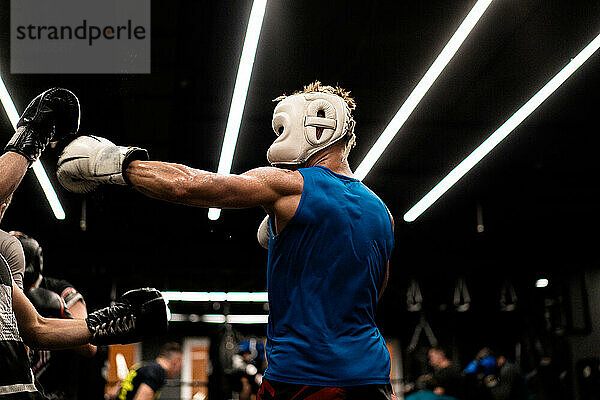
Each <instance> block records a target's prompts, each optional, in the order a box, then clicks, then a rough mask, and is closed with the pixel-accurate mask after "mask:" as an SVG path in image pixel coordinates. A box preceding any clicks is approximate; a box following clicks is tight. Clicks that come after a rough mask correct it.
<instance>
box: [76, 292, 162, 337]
mask: <svg viewBox="0 0 600 400" xmlns="http://www.w3.org/2000/svg"><path fill="white" fill-rule="evenodd" d="M86 322H87V326H88V329H89V330H90V333H91V334H92V338H91V339H90V343H92V344H116V343H120V344H127V343H134V342H140V341H142V340H144V339H146V338H149V337H154V336H158V335H161V334H164V333H166V332H167V328H168V318H167V303H166V302H165V300H164V299H163V297H162V295H161V294H160V292H159V291H158V290H156V289H153V288H143V289H135V290H130V291H129V292H126V293H125V294H123V296H121V297H120V298H119V299H117V300H116V301H115V302H114V304H112V305H110V306H108V307H105V308H103V309H101V310H98V311H94V312H93V313H91V314H90V315H88V317H87V318H86Z"/></svg>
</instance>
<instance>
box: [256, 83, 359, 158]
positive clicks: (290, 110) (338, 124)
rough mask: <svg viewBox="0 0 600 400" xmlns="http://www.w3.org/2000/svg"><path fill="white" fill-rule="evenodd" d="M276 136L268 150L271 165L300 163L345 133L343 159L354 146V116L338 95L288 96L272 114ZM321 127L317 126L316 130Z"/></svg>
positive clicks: (306, 94) (307, 94)
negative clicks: (346, 141) (346, 139)
mask: <svg viewBox="0 0 600 400" xmlns="http://www.w3.org/2000/svg"><path fill="white" fill-rule="evenodd" d="M272 125H273V131H274V132H275V134H276V135H277V139H275V141H274V142H273V144H272V145H271V147H269V150H268V151H267V160H269V163H271V165H300V164H303V163H305V162H306V161H307V160H308V159H309V158H310V157H311V156H312V155H313V154H315V153H316V152H318V151H319V150H322V149H324V148H326V147H329V146H331V145H332V144H334V143H335V142H337V141H339V140H340V139H342V138H344V137H345V136H346V135H348V143H347V145H346V150H345V152H344V156H343V159H344V160H345V159H346V157H347V156H348V153H349V152H350V149H351V148H352V147H353V146H354V142H355V138H354V125H355V122H354V119H352V116H351V114H350V109H349V108H348V105H347V104H346V102H345V101H344V99H343V98H341V97H340V96H337V95H334V94H329V93H321V92H313V93H300V94H295V95H292V96H288V97H286V98H284V99H283V100H281V101H280V102H279V103H278V104H277V106H276V107H275V111H274V113H273V122H272ZM319 128H320V129H319Z"/></svg>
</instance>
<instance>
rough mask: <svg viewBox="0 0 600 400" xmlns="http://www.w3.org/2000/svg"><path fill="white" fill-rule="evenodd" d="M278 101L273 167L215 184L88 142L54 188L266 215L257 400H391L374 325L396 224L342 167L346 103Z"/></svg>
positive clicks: (313, 90) (211, 178)
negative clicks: (107, 186)
mask: <svg viewBox="0 0 600 400" xmlns="http://www.w3.org/2000/svg"><path fill="white" fill-rule="evenodd" d="M276 100H277V101H278V104H277V106H276V108H275V112H274V115H273V130H274V131H275V133H276V135H277V139H276V140H275V142H274V143H273V145H272V146H271V147H270V148H269V151H268V153H267V158H268V160H269V162H270V163H271V164H272V165H273V167H265V168H257V169H254V170H251V171H248V172H246V173H244V174H241V175H223V174H214V173H210V172H207V171H202V170H197V169H193V168H189V167H186V166H184V165H180V164H172V163H165V162H157V161H147V160H146V158H147V154H146V153H145V152H144V151H143V149H139V148H124V147H118V146H115V145H114V144H113V143H112V142H110V141H108V140H106V139H103V138H98V137H85V136H84V137H80V138H78V139H76V140H75V141H73V142H72V143H71V144H70V145H69V146H67V147H66V149H65V150H64V152H63V154H62V155H61V157H60V159H59V168H58V172H57V175H58V178H59V181H60V182H61V184H62V185H63V186H65V188H67V189H69V190H71V191H74V192H86V191H90V190H93V189H95V188H96V187H97V186H98V185H99V184H103V183H112V184H115V183H116V184H123V185H127V184H129V185H131V186H133V187H134V188H135V189H137V190H138V191H140V192H141V193H144V194H146V195H148V196H150V197H153V198H158V199H162V200H167V201H171V202H176V203H182V204H188V205H194V206H199V207H218V208H246V207H254V206H262V207H263V208H264V209H265V210H266V212H267V213H268V217H269V218H268V223H266V224H264V225H262V226H263V227H266V229H264V230H262V231H259V237H260V236H261V235H262V236H263V239H262V240H261V241H262V242H263V243H264V244H265V245H268V249H269V257H268V266H267V281H268V282H267V284H268V291H269V306H270V315H269V325H268V331H267V337H268V341H267V358H268V369H267V371H266V373H265V378H264V379H263V383H262V385H261V388H260V391H259V394H258V398H259V399H262V400H267V399H277V400H280V399H281V400H283V399H292V398H293V399H296V400H300V399H306V398H311V399H317V398H318V399H324V400H327V399H369V400H376V399H394V398H395V396H394V395H393V393H392V390H391V386H390V355H389V352H388V350H387V347H386V344H385V342H384V340H383V338H382V336H381V334H380V332H379V330H378V329H377V326H376V324H375V310H376V307H377V300H378V298H379V297H380V296H381V294H382V292H383V290H384V288H385V284H386V281H387V276H388V264H389V258H390V255H391V252H392V248H393V245H394V236H393V220H392V217H391V215H390V214H389V212H388V210H387V208H386V206H385V205H384V203H383V202H382V201H381V200H380V199H379V198H378V197H377V196H376V195H375V194H374V193H373V192H371V191H370V190H369V189H368V188H367V187H366V186H364V185H363V184H362V183H361V182H360V181H359V180H357V179H355V178H354V176H353V173H352V171H351V169H350V167H349V165H348V162H347V156H348V152H349V151H350V149H351V148H352V147H353V145H354V141H355V136H354V125H355V123H354V120H353V118H352V115H351V111H352V110H353V109H354V108H355V103H354V100H353V99H352V98H351V97H350V96H349V92H347V91H345V90H344V89H341V88H339V87H338V88H333V87H331V86H323V85H321V84H320V82H314V83H312V84H310V85H308V86H306V87H305V88H304V90H302V91H300V92H297V93H295V94H294V95H291V96H282V97H280V98H278V99H276ZM111 154H112V155H113V156H111ZM107 160H110V161H107ZM115 161H118V162H115ZM265 239H266V240H265Z"/></svg>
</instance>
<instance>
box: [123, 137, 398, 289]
mask: <svg viewBox="0 0 600 400" xmlns="http://www.w3.org/2000/svg"><path fill="white" fill-rule="evenodd" d="M345 144H346V143H345V141H344V140H340V141H339V142H337V143H335V144H333V145H331V146H329V147H326V148H325V149H323V150H321V151H319V152H318V153H316V154H314V155H313V156H312V157H311V158H310V159H309V160H308V161H307V163H306V167H313V166H316V165H321V166H324V167H327V168H329V169H330V170H332V171H333V172H335V173H337V174H340V175H345V176H348V177H350V178H353V177H354V175H353V173H352V170H351V169H350V166H349V165H348V161H347V160H345V159H343V153H344V148H345ZM125 174H126V176H127V179H128V180H129V182H130V183H131V185H132V186H133V187H134V188H135V189H136V190H138V191H139V192H141V193H143V194H145V195H147V196H149V197H152V198H155V199H159V200H165V201H169V202H173V203H179V204H186V205H191V206H197V207H217V208H250V207H256V206H261V207H263V208H264V209H265V210H266V211H267V213H268V214H269V216H270V217H271V218H273V219H274V221H275V226H276V229H277V233H279V232H281V230H282V229H284V227H285V226H286V224H287V223H288V222H289V221H290V219H291V218H292V217H293V215H294V213H295V212H296V208H297V207H298V204H299V203H300V198H301V196H302V187H303V184H304V178H303V177H302V174H300V173H299V172H298V171H291V170H288V169H282V168H275V167H263V168H257V169H253V170H250V171H248V172H245V173H243V174H241V175H233V174H231V175H224V174H216V173H213V172H208V171H203V170H199V169H194V168H190V167H186V166H184V165H180V164H172V163H165V162H160V161H133V162H132V163H130V164H129V166H128V167H127V170H126V171H125ZM390 217H391V216H390ZM392 222H393V219H392ZM388 273H389V263H388V271H387V272H386V277H385V281H384V283H383V285H382V288H381V290H380V294H379V296H381V294H383V290H384V289H385V286H386V284H387V277H388Z"/></svg>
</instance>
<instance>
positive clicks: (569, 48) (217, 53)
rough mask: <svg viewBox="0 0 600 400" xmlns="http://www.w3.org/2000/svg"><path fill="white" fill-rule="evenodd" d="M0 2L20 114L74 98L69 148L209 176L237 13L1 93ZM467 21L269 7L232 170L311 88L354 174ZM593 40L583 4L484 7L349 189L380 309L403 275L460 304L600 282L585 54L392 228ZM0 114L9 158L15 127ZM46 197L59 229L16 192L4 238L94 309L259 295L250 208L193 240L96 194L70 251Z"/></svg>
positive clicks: (132, 195) (188, 12) (193, 215)
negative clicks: (365, 228)
mask: <svg viewBox="0 0 600 400" xmlns="http://www.w3.org/2000/svg"><path fill="white" fill-rule="evenodd" d="M8 3H9V2H8V1H4V2H2V3H1V6H0V68H1V71H2V77H3V79H4V80H5V83H6V85H7V87H8V90H9V91H10V93H11V94H12V96H13V98H14V100H15V102H16V105H17V107H18V109H19V110H22V109H23V107H24V106H25V105H26V104H27V102H28V101H29V100H30V99H31V98H32V97H33V96H35V95H36V94H37V93H38V92H40V91H42V90H44V89H46V88H48V87H52V86H64V87H67V88H69V89H71V90H73V91H74V92H76V93H77V95H78V96H79V98H80V101H81V104H82V120H81V122H82V124H81V131H82V132H83V133H94V134H98V135H101V136H105V137H108V138H110V139H111V140H113V141H114V142H117V143H119V144H135V145H138V146H143V147H146V148H148V149H149V151H150V154H151V157H152V158H153V159H156V160H168V161H173V162H181V163H184V164H187V165H190V166H193V167H197V168H202V169H206V170H210V171H214V170H216V167H217V163H218V158H219V152H220V147H221V142H222V139H223V134H224V131H225V125H226V120H227V115H228V109H229V104H230V100H231V96H232V92H233V87H234V83H235V74H236V70H237V66H238V60H239V56H240V54H241V49H242V43H243V38H244V33H245V28H246V24H247V21H248V16H249V13H250V7H251V2H249V1H243V2H242V1H168V2H167V1H153V2H152V27H151V28H152V37H151V38H152V73H151V74H149V75H23V74H10V73H9V71H10V64H9V59H10V46H9V43H10V41H9V37H10V36H9V35H10V32H9V27H10V20H9V15H10V13H9V8H8ZM473 4H474V1H473V0H466V1H465V0H454V1H430V0H421V1H368V2H367V1H360V2H358V1H352V2H348V1H312V0H311V1H270V2H269V4H268V6H267V11H266V15H265V19H264V23H263V29H262V33H261V37H260V42H259V45H258V50H257V55H256V61H255V64H254V70H253V74H252V80H251V83H250V87H249V92H248V98H247V103H246V107H245V111H244V117H243V120H242V126H241V132H240V139H239V142H238V145H237V149H236V153H235V159H234V163H233V171H234V172H243V171H245V170H247V169H250V168H254V167H258V166H263V165H265V164H266V157H265V153H266V149H267V148H268V146H269V144H270V143H271V141H272V140H273V139H274V135H273V134H272V131H271V128H270V121H271V115H272V110H273V106H274V104H273V103H272V101H271V99H273V98H275V97H277V96H278V95H280V94H281V93H282V92H288V93H289V92H291V91H293V90H295V89H298V88H300V87H301V86H302V85H303V84H306V83H308V82H310V81H312V80H315V79H319V80H321V81H322V82H324V83H330V84H339V85H340V86H343V87H346V88H348V89H350V90H351V91H352V93H353V94H354V96H355V98H356V101H357V103H358V107H357V110H356V113H355V119H356V120H357V128H356V132H357V135H358V146H357V147H356V148H355V150H354V151H353V152H352V154H351V155H350V162H351V166H352V167H354V168H355V167H356V166H357V165H358V163H359V161H360V160H362V157H363V156H364V155H365V154H366V152H367V151H368V149H369V147H370V146H371V145H372V144H373V143H374V141H375V139H376V138H377V136H378V135H379V133H380V132H381V131H382V130H383V129H384V128H385V126H386V125H387V123H388V122H389V120H390V119H391V118H392V117H393V115H394V114H395V113H396V111H397V109H398V107H399V106H400V105H401V103H402V102H403V101H404V100H405V99H406V97H407V96H408V95H409V93H410V92H411V90H412V89H413V88H414V87H415V85H416V84H417V83H418V81H419V80H420V78H421V77H422V76H423V74H424V73H425V71H426V70H427V68H428V67H429V66H430V65H431V63H432V62H433V60H434V59H435V58H436V56H437V55H438V54H439V52H440V51H441V49H442V48H443V46H444V45H445V43H446V42H447V41H448V39H449V38H450V36H451V35H452V34H453V32H454V31H455V30H456V28H457V27H458V25H459V24H460V22H461V21H462V19H463V18H464V16H466V14H467V13H468V11H469V10H470V9H471V7H472V6H473ZM598 21H600V2H597V1H589V0H572V1H568V2H566V1H562V0H520V1H500V0H497V1H495V2H493V3H492V5H491V6H490V8H489V9H488V11H487V12H486V13H485V15H484V16H483V18H482V19H481V21H480V22H479V24H478V25H477V26H476V27H475V29H474V30H473V32H472V33H471V35H470V36H469V38H468V39H467V40H466V42H465V43H464V45H463V46H462V47H461V49H460V50H459V51H458V53H457V54H456V56H455V58H454V59H453V61H452V62H451V63H450V64H449V65H448V67H447V68H446V70H445V71H444V72H443V73H442V75H441V76H440V78H439V79H438V80H437V82H436V83H435V84H434V86H433V87H432V89H431V90H430V91H429V93H428V94H427V95H426V96H425V98H424V99H423V101H422V103H421V104H420V105H419V106H418V108H417V109H416V111H415V112H414V114H413V115H412V116H411V117H410V119H409V120H408V122H407V123H406V124H405V126H404V127H403V128H402V130H401V132H400V134H399V135H398V136H397V137H396V138H395V139H394V141H393V142H392V144H391V145H390V147H389V148H388V149H387V151H386V153H385V154H384V156H383V157H382V159H381V160H380V161H379V162H378V163H377V164H376V165H375V167H374V169H373V170H372V171H371V173H370V175H369V176H368V177H367V178H366V179H365V183H366V184H367V185H368V186H369V187H371V188H372V189H373V190H374V191H375V192H376V193H378V194H379V195H380V197H381V198H382V199H383V200H384V201H385V202H386V203H387V204H388V206H389V208H390V210H391V212H392V213H393V214H394V215H395V217H396V218H395V219H396V230H397V232H396V243H397V245H396V248H395V251H394V254H393V259H392V271H391V281H390V286H389V287H390V289H389V291H388V293H387V294H386V297H387V298H388V299H389V300H388V302H403V301H404V300H403V299H404V296H405V287H406V284H407V278H409V277H411V276H412V275H414V276H417V277H419V278H421V279H423V280H426V281H427V282H429V283H430V284H431V285H433V286H434V287H440V288H445V289H444V290H447V291H448V293H450V294H451V292H452V286H453V282H454V281H453V279H454V278H455V277H456V276H459V275H461V274H466V275H467V276H468V279H469V280H470V281H468V283H469V284H472V285H473V286H477V285H480V284H481V283H482V282H486V281H489V280H490V279H492V280H494V281H496V282H500V281H501V280H500V279H499V278H500V277H501V276H509V277H511V278H512V279H515V281H519V282H523V284H525V285H528V284H529V282H530V280H531V279H533V278H535V277H537V276H538V274H541V273H560V272H561V271H563V270H573V269H577V268H583V267H596V266H597V261H596V259H595V255H596V243H595V237H594V235H595V230H596V229H595V227H596V226H597V224H598V222H599V221H598V215H599V212H598V210H597V204H598V201H597V197H596V195H594V193H598V190H597V188H596V185H597V181H598V178H597V177H598V173H597V171H598V167H597V160H598V157H597V155H596V153H597V151H598V143H599V140H598V137H597V136H598V129H597V127H596V122H595V117H596V115H595V113H596V112H597V107H598V104H599V103H600V102H599V100H600V92H599V91H598V88H599V83H600V78H599V74H598V71H599V68H600V55H598V54H596V55H594V56H593V57H592V58H590V60H589V61H588V62H587V63H586V64H584V66H583V67H582V68H581V69H580V70H579V71H578V72H576V73H575V74H574V75H573V76H572V77H571V78H570V79H569V80H568V81H567V82H566V83H565V84H564V85H563V86H562V87H561V88H560V89H559V90H558V91H557V92H556V93H555V94H554V95H553V96H552V97H550V98H549V99H548V100H547V101H546V102H545V103H544V104H543V105H542V106H541V107H540V108H539V109H538V110H537V111H536V112H535V113H534V114H533V115H532V116H531V117H529V118H528V119H527V120H526V121H525V122H524V123H523V124H522V125H521V126H519V127H518V128H517V129H516V130H515V131H514V132H513V133H512V135H511V136H509V137H508V139H507V140H505V141H504V142H503V143H502V144H500V145H499V146H498V147H497V148H496V149H495V150H494V151H493V152H492V153H491V154H490V155H489V156H488V157H486V158H485V159H484V160H483V162H481V163H480V164H479V165H477V166H476V167H475V169H474V170H472V171H471V172H470V173H469V174H468V175H467V176H466V177H465V178H464V179H463V180H461V181H460V182H459V183H458V184H457V185H456V186H455V187H453V188H452V189H451V190H450V191H449V192H448V193H447V194H446V195H445V196H444V197H442V198H441V199H440V200H439V201H438V202H437V203H436V204H435V205H434V206H433V207H432V208H431V209H430V210H428V211H427V212H426V213H425V214H424V215H423V216H421V217H420V218H419V219H417V220H416V221H415V222H413V223H410V224H409V223H405V222H403V221H402V216H403V214H404V213H405V212H406V211H407V210H408V209H409V208H410V207H411V206H412V205H413V204H414V203H415V202H416V201H418V200H419V199H420V198H421V197H422V196H423V195H424V194H425V193H426V192H427V191H428V190H429V189H430V188H431V187H432V186H433V185H434V184H435V183H437V182H438V181H439V180H440V179H441V178H442V177H443V176H444V175H445V174H446V173H447V172H448V171H449V170H450V169H451V168H453V167H454V166H455V165H456V164H457V163H458V162H459V161H461V160H462V159H463V158H464V157H465V156H466V155H467V154H468V153H469V152H470V151H472V150H473V149H474V148H475V147H476V146H477V145H479V144H480V143H481V142H482V141H483V140H484V139H485V138H486V137H487V136H488V135H489V134H491V133H492V132H493V131H494V130H495V129H496V128H497V127H498V126H500V125H501V124H502V123H503V122H504V121H505V120H506V119H507V118H508V117H509V116H510V115H511V114H512V113H513V112H515V111H516V110H517V109H518V108H519V107H520V106H521V105H522V104H523V103H524V102H525V101H527V100H528V99H529V98H530V97H531V96H532V95H533V94H534V93H535V91H537V90H538V89H539V88H541V87H542V86H543V85H544V84H545V83H546V82H547V81H548V80H549V79H550V78H551V77H552V76H553V75H554V74H555V73H557V72H558V71H559V70H560V69H561V68H562V67H563V66H564V65H566V63H567V62H568V61H569V60H570V58H572V57H574V56H575V55H576V54H577V53H578V52H579V51H580V50H581V49H582V48H583V47H584V46H585V45H586V44H587V43H589V42H590V41H591V40H592V39H593V38H594V37H595V36H596V35H597V34H598V33H599V30H600V25H599V24H598ZM40 62H43V60H40ZM0 114H1V115H2V118H0V132H4V133H3V134H1V133H0V134H1V135H3V137H4V138H5V141H6V140H8V138H9V136H10V132H11V127H10V124H9V122H8V119H7V118H6V117H5V116H4V114H3V113H0ZM56 157H57V151H56V150H54V151H52V150H50V151H47V152H46V153H45V154H44V155H43V157H42V160H43V162H44V164H45V165H46V166H47V169H48V170H49V171H50V175H51V179H52V180H53V181H54V183H56V181H55V176H54V175H53V174H54V171H55V161H56ZM55 187H57V188H58V186H56V185H55ZM58 192H59V196H60V198H61V200H62V202H63V205H64V207H65V210H66V213H67V218H66V220H64V221H57V220H56V219H54V217H53V215H52V213H51V210H50V209H49V207H48V205H47V203H46V201H45V200H44V199H43V197H42V193H41V190H40V188H39V186H38V185H37V182H36V181H35V178H34V177H33V174H32V173H29V174H28V175H27V177H26V178H25V180H24V182H23V184H22V185H21V187H20V188H19V189H18V191H17V193H16V195H15V200H14V205H13V206H12V207H11V209H10V210H9V212H8V213H7V215H6V217H5V220H4V221H3V223H2V227H3V229H5V230H11V229H17V230H22V231H24V232H26V233H29V234H31V235H32V236H34V237H36V238H37V239H38V240H39V241H40V243H41V244H42V245H43V247H44V251H45V255H46V269H47V274H48V275H54V276H58V277H63V278H67V279H69V280H71V281H73V282H74V283H75V284H76V286H79V287H80V288H83V289H82V290H87V292H88V293H89V294H90V296H97V298H106V297H107V296H108V295H109V294H110V290H111V287H112V285H115V286H116V287H117V290H118V291H121V290H124V289H126V288H129V287H134V286H142V285H151V286H156V287H158V288H160V289H172V290H226V291H228V290H264V289H265V286H266V284H265V262H266V253H265V251H264V250H263V249H262V248H260V247H259V245H258V244H257V242H256V238H255V237H256V236H255V234H256V228H257V227H258V224H259V223H260V221H261V219H262V217H263V215H264V213H263V212H262V211H261V210H260V209H252V210H243V211H225V212H223V214H222V217H221V219H219V220H218V221H209V220H208V219H207V217H206V210H203V209H194V208H188V207H183V206H179V205H171V204H166V203H161V202H158V201H155V200H151V199H148V198H145V197H144V196H142V195H140V194H138V193H136V192H134V191H132V190H131V189H126V188H120V187H110V188H105V189H102V190H99V191H98V192H96V193H94V194H92V195H89V196H87V198H85V199H86V208H87V230H86V231H85V232H83V231H81V230H80V227H79V224H80V216H81V210H82V200H83V199H84V198H83V197H81V196H77V195H73V194H70V193H67V192H66V191H65V190H63V189H62V188H58ZM478 205H479V206H480V207H481V209H482V215H483V222H484V225H485V231H484V232H483V233H478V232H477V230H476V224H477V221H476V209H477V207H478ZM437 284H439V285H438V286H435V285H437Z"/></svg>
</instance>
